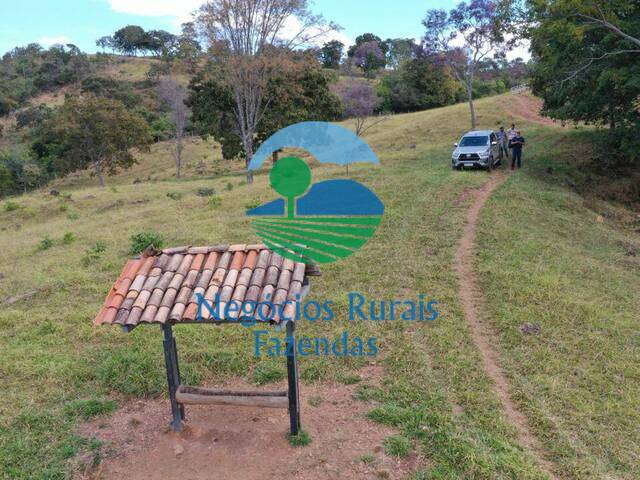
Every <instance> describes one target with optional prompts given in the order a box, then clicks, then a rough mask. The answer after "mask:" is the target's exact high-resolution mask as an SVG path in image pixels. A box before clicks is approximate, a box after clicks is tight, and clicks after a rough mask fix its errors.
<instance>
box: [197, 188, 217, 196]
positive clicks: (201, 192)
mask: <svg viewBox="0 0 640 480" xmlns="http://www.w3.org/2000/svg"><path fill="white" fill-rule="evenodd" d="M215 194H216V191H215V189H213V188H205V187H203V188H199V189H198V196H200V197H213V196H214V195H215Z"/></svg>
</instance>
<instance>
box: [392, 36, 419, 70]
mask: <svg viewBox="0 0 640 480" xmlns="http://www.w3.org/2000/svg"><path fill="white" fill-rule="evenodd" d="M384 43H385V45H386V50H387V59H386V64H387V66H389V67H391V68H392V69H393V70H399V69H400V68H402V67H403V66H405V65H406V64H407V63H408V62H410V61H411V60H413V59H414V58H415V57H416V54H417V52H418V51H419V49H420V47H419V46H418V45H416V43H415V41H414V40H413V39H412V38H389V39H387V40H386V41H385V42H384Z"/></svg>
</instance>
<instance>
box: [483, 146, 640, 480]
mask: <svg viewBox="0 0 640 480" xmlns="http://www.w3.org/2000/svg"><path fill="white" fill-rule="evenodd" d="M552 145H553V143H552V139H543V141H542V142H541V143H540V145H539V148H538V149H537V150H536V152H537V155H538V156H537V158H536V160H537V162H536V164H530V165H529V166H528V168H526V169H525V170H524V171H523V172H521V173H520V174H518V175H516V176H514V177H512V178H511V179H510V180H509V181H508V182H507V183H506V184H505V185H504V186H503V187H502V188H501V189H500V190H499V191H497V192H496V194H495V195H494V196H493V197H492V198H491V199H490V201H489V203H488V205H487V207H488V208H487V209H486V210H485V211H484V212H483V215H482V228H481V233H480V237H479V240H480V251H481V255H480V257H479V261H478V269H479V271H480V272H481V280H480V281H481V283H482V284H483V285H484V286H485V287H486V293H487V296H488V298H489V301H488V309H489V313H490V314H491V317H492V318H493V319H494V324H495V326H496V327H497V330H498V332H499V335H500V336H499V344H500V346H501V347H502V351H503V356H504V359H505V367H506V369H507V372H508V374H509V376H510V377H511V380H512V382H513V384H514V387H515V392H516V396H517V400H518V403H519V404H520V405H521V406H522V408H523V409H524V410H525V411H526V412H527V415H528V416H529V418H530V419H531V424H532V425H533V426H534V429H535V431H536V432H537V434H538V436H539V437H540V438H542V439H543V443H544V446H545V448H547V449H548V450H549V452H550V453H551V455H552V459H553V460H554V461H555V462H556V463H558V464H559V465H561V466H562V473H564V474H565V475H566V477H567V478H598V479H606V478H620V479H632V478H639V477H640V464H639V461H638V456H637V452H638V449H639V447H640V430H638V428H637V427H633V425H636V426H637V425H639V424H640V412H639V411H638V408H637V406H638V404H639V403H640V383H639V382H638V379H640V349H639V348H638V345H639V343H640V334H639V333H638V312H640V269H639V268H638V267H640V260H639V258H638V257H637V256H636V255H635V254H634V252H636V251H638V246H639V245H640V242H638V236H637V233H636V232H634V230H633V229H632V228H628V226H627V228H625V227H624V226H620V225H619V224H618V225H617V222H616V221H615V220H614V219H616V217H620V218H624V216H623V215H621V212H620V209H619V208H617V207H615V206H612V205H606V204H603V203H601V204H599V205H597V206H596V209H595V211H593V210H590V209H586V208H585V207H584V205H585V203H586V202H585V201H584V199H583V198H581V197H579V196H578V195H576V194H574V193H572V192H571V191H568V190H567V189H566V188H564V187H563V186H562V184H563V175H561V174H564V175H566V176H569V177H574V176H576V175H580V174H581V172H570V171H565V170H566V169H567V165H566V164H563V163H562V162H560V161H559V159H558V158H557V156H554V155H553V154H552V152H553V151H554V150H553V148H552ZM549 166H551V167H552V171H554V172H556V174H555V175H554V176H551V178H549V175H545V174H544V173H543V172H544V171H546V169H547V168H548V167H549ZM542 167H544V169H545V170H543V168H542ZM558 176H560V178H557V177H558ZM554 178H557V179H556V180H554ZM598 217H600V218H609V220H606V221H604V222H601V221H599V218H598ZM616 226H617V227H618V228H616ZM531 321H535V322H536V323H538V324H539V325H540V326H541V332H540V334H538V335H536V336H530V337H528V336H523V335H521V334H520V333H519V330H518V327H519V326H520V325H521V324H523V323H525V322H531Z"/></svg>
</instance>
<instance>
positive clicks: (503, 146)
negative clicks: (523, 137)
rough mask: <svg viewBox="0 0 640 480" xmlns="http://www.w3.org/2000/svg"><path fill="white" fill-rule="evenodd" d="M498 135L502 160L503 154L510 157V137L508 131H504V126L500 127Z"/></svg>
mask: <svg viewBox="0 0 640 480" xmlns="http://www.w3.org/2000/svg"><path fill="white" fill-rule="evenodd" d="M496 136H497V137H498V145H499V146H500V160H502V156H503V155H504V156H505V157H507V158H509V138H508V137H507V132H505V131H504V127H502V126H501V127H500V130H499V131H498V133H497V135H496Z"/></svg>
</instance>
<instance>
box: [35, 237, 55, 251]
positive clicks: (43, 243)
mask: <svg viewBox="0 0 640 480" xmlns="http://www.w3.org/2000/svg"><path fill="white" fill-rule="evenodd" d="M51 247H53V239H52V238H51V237H50V236H49V235H45V236H44V237H42V238H41V239H40V241H39V242H38V250H41V251H42V250H49V249H50V248H51Z"/></svg>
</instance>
